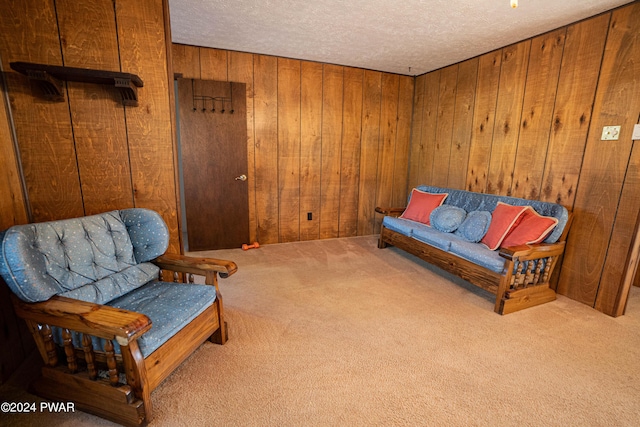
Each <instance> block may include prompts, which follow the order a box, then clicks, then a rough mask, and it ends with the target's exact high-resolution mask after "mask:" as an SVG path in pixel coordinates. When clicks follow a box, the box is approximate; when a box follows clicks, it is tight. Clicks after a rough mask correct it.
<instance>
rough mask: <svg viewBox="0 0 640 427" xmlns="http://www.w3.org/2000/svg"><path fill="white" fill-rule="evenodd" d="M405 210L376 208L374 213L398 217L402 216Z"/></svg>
mask: <svg viewBox="0 0 640 427" xmlns="http://www.w3.org/2000/svg"><path fill="white" fill-rule="evenodd" d="M405 209H406V208H389V207H380V206H378V207H376V212H378V213H379V214H383V215H389V216H395V217H398V216H400V215H402V212H404V210H405Z"/></svg>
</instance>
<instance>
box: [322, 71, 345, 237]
mask: <svg viewBox="0 0 640 427" xmlns="http://www.w3.org/2000/svg"><path fill="white" fill-rule="evenodd" d="M342 103H343V67H340V66H337V65H329V64H325V65H323V77H322V172H321V181H320V187H321V188H320V238H321V239H328V238H334V237H338V235H339V231H338V226H339V213H340V155H341V151H342V146H341V145H342Z"/></svg>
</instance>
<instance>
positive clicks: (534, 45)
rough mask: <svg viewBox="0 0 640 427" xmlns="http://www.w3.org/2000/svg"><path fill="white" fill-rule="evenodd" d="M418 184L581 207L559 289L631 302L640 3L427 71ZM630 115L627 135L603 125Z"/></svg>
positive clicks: (618, 305)
mask: <svg viewBox="0 0 640 427" xmlns="http://www.w3.org/2000/svg"><path fill="white" fill-rule="evenodd" d="M415 87H416V91H415V95H414V101H413V102H414V111H415V113H414V119H413V124H412V129H413V134H412V139H411V152H410V158H409V164H410V165H409V188H411V187H414V186H416V185H418V184H422V183H427V184H433V185H441V186H448V187H451V188H461V189H462V188H466V189H468V190H471V191H480V192H486V193H493V194H502V195H512V196H516V197H525V198H529V199H537V200H545V201H553V202H557V203H560V204H562V205H564V206H567V207H568V208H569V209H572V210H573V212H574V213H575V220H574V223H573V226H572V229H571V232H570V235H569V240H568V244H567V250H566V254H565V257H564V262H563V265H562V270H561V274H560V279H559V282H558V291H559V292H560V293H561V294H564V295H567V296H569V297H570V298H573V299H575V300H578V301H581V302H583V303H585V304H588V305H591V306H593V307H595V308H596V309H598V310H600V311H602V312H605V313H607V314H610V315H613V316H617V315H620V314H622V313H623V312H624V306H625V303H626V297H627V293H628V289H629V285H630V283H631V282H632V281H633V275H631V277H628V275H627V279H626V280H625V271H626V270H627V269H628V263H629V259H630V254H631V252H632V251H631V249H632V243H633V238H634V236H635V234H634V233H635V227H636V223H637V221H638V212H639V211H640V196H639V195H640V171H639V168H640V143H638V142H635V143H634V142H632V141H631V132H632V129H633V125H634V124H635V123H637V122H638V120H639V119H640V2H634V3H632V4H631V5H628V6H626V7H623V8H620V9H616V10H614V11H611V12H609V13H605V14H602V15H599V16H596V17H594V18H591V19H588V20H585V21H581V22H578V23H576V24H573V25H569V26H567V27H563V28H559V29H557V30H555V31H552V32H549V33H546V34H542V35H540V36H538V37H534V38H532V39H528V40H524V41H522V42H519V43H516V44H514V45H511V46H506V47H504V48H502V49H499V50H497V51H494V52H489V53H487V54H485V55H482V56H480V57H477V58H472V59H469V60H467V61H464V62H461V63H459V64H455V65H452V66H449V67H446V68H443V69H440V70H436V71H433V72H430V73H428V74H424V75H421V76H418V77H417V78H416V82H415ZM606 125H621V126H622V131H621V135H620V139H619V140H618V141H608V142H606V141H601V140H600V136H601V134H602V127H603V126H606Z"/></svg>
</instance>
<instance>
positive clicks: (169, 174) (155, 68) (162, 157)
mask: <svg viewBox="0 0 640 427" xmlns="http://www.w3.org/2000/svg"><path fill="white" fill-rule="evenodd" d="M116 21H117V27H118V41H119V45H120V63H121V68H122V70H125V71H127V72H130V73H134V74H138V75H139V76H140V78H141V79H142V80H143V81H144V87H143V88H140V89H139V90H138V97H139V105H138V106H137V107H130V108H126V111H125V114H126V117H127V135H128V140H129V156H130V159H131V160H130V161H131V179H132V182H133V194H134V203H135V206H136V207H141V208H148V209H152V210H155V211H156V212H158V213H160V215H162V217H163V219H164V220H165V222H166V223H167V226H168V228H169V233H170V242H169V250H170V251H171V252H174V253H175V252H180V231H179V224H178V209H177V196H176V191H177V190H176V180H175V170H174V152H173V149H174V147H173V136H172V134H173V130H172V128H171V116H170V115H171V108H170V106H169V87H168V86H169V76H168V74H167V73H168V68H167V50H166V42H165V27H164V10H163V4H162V2H161V1H159V0H140V1H136V2H134V3H131V2H122V1H119V2H116Z"/></svg>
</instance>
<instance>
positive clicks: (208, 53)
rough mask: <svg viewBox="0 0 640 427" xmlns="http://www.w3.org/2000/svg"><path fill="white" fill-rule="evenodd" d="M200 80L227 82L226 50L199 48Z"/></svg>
mask: <svg viewBox="0 0 640 427" xmlns="http://www.w3.org/2000/svg"><path fill="white" fill-rule="evenodd" d="M200 78H201V79H202V80H218V81H221V82H226V81H227V80H228V72H227V51H226V50H220V49H211V48H206V47H201V48H200Z"/></svg>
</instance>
